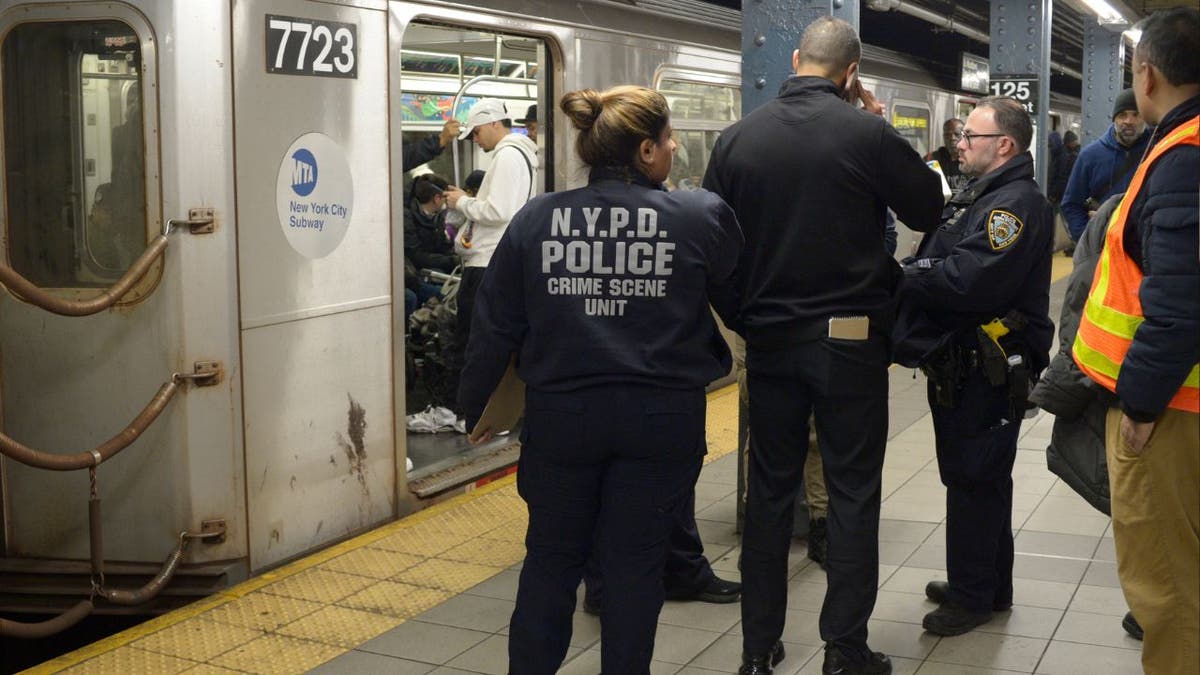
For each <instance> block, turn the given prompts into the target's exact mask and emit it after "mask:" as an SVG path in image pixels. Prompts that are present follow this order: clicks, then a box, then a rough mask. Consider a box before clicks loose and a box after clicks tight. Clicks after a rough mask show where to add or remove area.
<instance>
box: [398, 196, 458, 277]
mask: <svg viewBox="0 0 1200 675" xmlns="http://www.w3.org/2000/svg"><path fill="white" fill-rule="evenodd" d="M447 187H449V183H448V182H447V181H446V179H445V178H442V177H441V176H439V175H437V174H433V173H427V174H424V175H421V176H417V177H416V179H414V180H413V185H412V190H411V197H410V198H409V201H408V209H407V210H406V211H405V212H404V255H406V256H408V258H410V259H411V260H412V261H413V264H414V265H416V266H417V269H432V270H437V271H439V272H446V273H450V272H453V271H454V268H455V267H458V256H456V255H454V243H453V242H452V241H451V240H450V239H449V238H448V237H447V236H446V226H445V219H446V211H445V209H446V197H445V191H446V188H447Z"/></svg>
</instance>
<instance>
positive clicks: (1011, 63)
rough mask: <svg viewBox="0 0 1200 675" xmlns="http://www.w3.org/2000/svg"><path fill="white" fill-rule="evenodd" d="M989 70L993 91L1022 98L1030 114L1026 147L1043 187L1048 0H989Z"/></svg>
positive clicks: (1050, 10)
mask: <svg viewBox="0 0 1200 675" xmlns="http://www.w3.org/2000/svg"><path fill="white" fill-rule="evenodd" d="M990 18H991V22H990V26H989V37H990V38H991V46H990V52H989V64H990V67H989V70H990V73H989V75H990V76H991V89H992V94H994V95H999V96H1012V97H1013V98H1015V99H1017V100H1018V101H1021V103H1022V104H1023V105H1024V106H1025V109H1026V110H1028V111H1029V113H1030V115H1032V116H1033V118H1034V125H1035V132H1036V133H1034V136H1033V141H1032V142H1031V144H1030V148H1029V149H1030V151H1031V152H1033V156H1034V159H1035V171H1036V173H1037V182H1038V185H1040V186H1042V190H1043V191H1045V190H1046V187H1047V183H1046V181H1047V174H1048V171H1047V161H1048V160H1049V155H1050V153H1049V151H1048V148H1047V146H1046V143H1047V139H1048V138H1049V134H1050V129H1049V120H1050V116H1049V114H1048V107H1049V105H1050V26H1051V21H1052V19H1053V2H1052V0H992V3H991V17H990Z"/></svg>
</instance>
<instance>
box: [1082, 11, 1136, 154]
mask: <svg viewBox="0 0 1200 675" xmlns="http://www.w3.org/2000/svg"><path fill="white" fill-rule="evenodd" d="M1124 84H1125V38H1124V36H1122V35H1121V33H1120V32H1117V31H1114V30H1112V29H1111V28H1108V27H1105V26H1102V25H1100V22H1099V21H1097V20H1096V19H1095V18H1090V19H1089V18H1088V17H1084V24H1083V123H1082V125H1081V128H1080V134H1079V142H1080V144H1082V145H1087V144H1088V143H1091V142H1092V141H1094V140H1097V139H1099V138H1100V137H1101V136H1103V135H1104V134H1105V133H1106V132H1107V131H1108V127H1109V126H1111V125H1112V107H1113V103H1115V102H1116V100H1117V94H1119V93H1121V90H1122V89H1124Z"/></svg>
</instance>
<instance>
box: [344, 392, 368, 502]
mask: <svg viewBox="0 0 1200 675" xmlns="http://www.w3.org/2000/svg"><path fill="white" fill-rule="evenodd" d="M346 398H348V399H350V409H349V410H348V411H347V413H346V435H345V436H343V435H342V434H341V432H338V435H337V439H338V445H340V446H341V448H342V451H343V452H345V453H346V458H347V459H349V460H350V473H351V475H353V476H354V477H355V478H356V479H357V480H358V484H359V485H360V486H361V487H362V490H363V494H364V495H367V496H368V497H369V496H370V494H371V490H370V488H369V487H367V475H366V472H367V446H366V435H367V411H366V409H365V408H363V407H362V405H361V404H359V402H358V401H356V400H354V397H353V396H351V395H350V394H349V393H347V394H346Z"/></svg>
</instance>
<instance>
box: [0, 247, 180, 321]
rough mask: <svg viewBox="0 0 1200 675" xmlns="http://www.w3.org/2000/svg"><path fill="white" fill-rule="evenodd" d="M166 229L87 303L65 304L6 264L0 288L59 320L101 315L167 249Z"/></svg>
mask: <svg viewBox="0 0 1200 675" xmlns="http://www.w3.org/2000/svg"><path fill="white" fill-rule="evenodd" d="M169 229H170V228H167V231H164V232H163V233H162V234H160V235H158V236H157V237H155V238H154V239H153V240H151V241H150V245H149V246H147V247H146V250H145V251H142V254H141V255H140V256H138V259H137V260H135V261H134V263H133V264H132V265H130V266H129V269H127V270H125V274H122V275H121V278H120V279H118V280H117V282H116V283H115V284H113V285H112V286H110V287H108V288H107V289H105V290H104V291H103V292H101V293H100V294H99V295H97V296H96V297H94V298H90V299H88V300H67V299H66V298H60V297H57V296H55V295H53V294H51V293H47V292H46V291H44V290H42V289H41V288H39V287H38V286H37V284H34V283H33V282H32V281H30V280H28V279H26V278H25V277H24V276H22V275H21V273H20V272H18V271H16V270H15V269H13V268H12V267H9V266H8V264H7V263H4V262H0V285H2V286H4V287H5V288H7V289H8V290H9V291H11V292H12V293H13V295H16V296H17V297H18V298H20V299H22V300H25V301H26V302H29V303H30V304H33V305H36V306H37V307H40V308H41V309H44V310H46V311H47V312H51V313H54V314H58V315H61V316H89V315H91V314H96V313H98V312H102V311H104V310H106V309H108V308H109V307H112V306H113V305H115V304H117V301H118V300H120V299H121V298H122V297H124V296H125V294H126V293H128V292H129V290H130V289H132V288H133V287H134V286H135V285H137V284H138V283H139V282H140V281H141V280H142V278H143V277H145V276H146V273H147V272H149V271H150V267H151V266H152V265H153V264H154V263H155V262H157V260H158V258H160V257H161V256H162V254H163V251H165V250H166V248H167V235H168V234H169Z"/></svg>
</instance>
